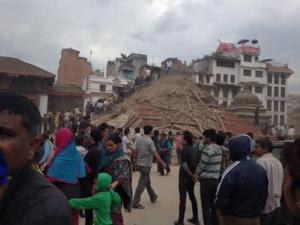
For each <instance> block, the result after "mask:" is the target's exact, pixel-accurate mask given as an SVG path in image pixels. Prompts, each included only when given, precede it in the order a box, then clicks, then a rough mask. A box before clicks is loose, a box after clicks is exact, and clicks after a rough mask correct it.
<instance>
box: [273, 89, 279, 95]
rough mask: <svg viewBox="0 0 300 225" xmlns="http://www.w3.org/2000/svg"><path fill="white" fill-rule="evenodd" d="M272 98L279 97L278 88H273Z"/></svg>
mask: <svg viewBox="0 0 300 225" xmlns="http://www.w3.org/2000/svg"><path fill="white" fill-rule="evenodd" d="M274 96H275V97H279V87H275V88H274Z"/></svg>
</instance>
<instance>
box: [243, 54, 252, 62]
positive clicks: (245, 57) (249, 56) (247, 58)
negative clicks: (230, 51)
mask: <svg viewBox="0 0 300 225" xmlns="http://www.w3.org/2000/svg"><path fill="white" fill-rule="evenodd" d="M244 62H252V56H251V55H244Z"/></svg>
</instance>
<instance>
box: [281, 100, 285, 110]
mask: <svg viewBox="0 0 300 225" xmlns="http://www.w3.org/2000/svg"><path fill="white" fill-rule="evenodd" d="M280 112H285V102H280Z"/></svg>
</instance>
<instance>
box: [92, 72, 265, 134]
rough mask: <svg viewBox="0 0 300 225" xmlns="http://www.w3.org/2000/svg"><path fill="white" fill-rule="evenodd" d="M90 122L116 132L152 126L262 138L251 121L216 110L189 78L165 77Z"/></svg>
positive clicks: (208, 97) (217, 108) (231, 113)
mask: <svg viewBox="0 0 300 225" xmlns="http://www.w3.org/2000/svg"><path fill="white" fill-rule="evenodd" d="M93 122H94V123H95V124H100V123H101V122H108V123H109V124H110V125H112V126H114V127H118V128H125V127H130V128H135V127H143V126H145V125H152V126H154V127H155V128H156V129H158V130H161V131H169V130H172V131H174V132H176V131H183V130H189V131H191V132H193V133H194V134H195V135H201V134H202V132H203V131H204V129H207V128H214V129H217V130H223V131H231V132H233V133H236V134H237V133H245V132H253V133H254V134H255V135H256V136H258V135H261V132H260V129H259V128H257V127H254V126H253V125H252V123H251V122H250V121H247V120H245V119H241V118H239V117H238V115H236V114H234V113H233V112H230V111H224V109H223V108H222V107H220V106H218V104H217V103H216V102H215V101H214V100H213V99H212V98H211V97H210V95H209V94H206V93H205V92H202V91H201V89H200V88H199V87H198V86H197V85H196V84H195V83H194V82H193V80H192V77H191V76H164V77H162V78H160V79H159V80H156V81H153V82H151V83H150V84H148V85H147V86H145V87H143V88H142V89H140V90H138V91H137V92H136V93H134V94H133V95H132V96H130V97H128V98H127V99H125V100H124V102H122V103H121V104H118V105H117V106H116V107H114V108H113V109H112V111H108V112H105V113H103V114H102V115H101V116H100V118H99V119H97V120H95V121H93Z"/></svg>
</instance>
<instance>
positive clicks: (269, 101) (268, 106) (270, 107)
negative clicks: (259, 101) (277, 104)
mask: <svg viewBox="0 0 300 225" xmlns="http://www.w3.org/2000/svg"><path fill="white" fill-rule="evenodd" d="M267 109H268V110H269V111H272V101H271V100H268V101H267Z"/></svg>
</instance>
